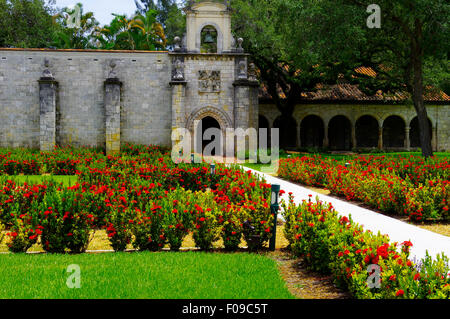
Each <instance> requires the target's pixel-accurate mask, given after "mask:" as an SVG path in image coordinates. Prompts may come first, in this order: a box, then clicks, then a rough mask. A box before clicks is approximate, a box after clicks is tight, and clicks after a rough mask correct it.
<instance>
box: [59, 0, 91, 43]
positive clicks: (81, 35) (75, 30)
mask: <svg viewBox="0 0 450 319" xmlns="http://www.w3.org/2000/svg"><path fill="white" fill-rule="evenodd" d="M77 6H78V7H79V10H80V11H79V12H80V24H79V26H75V27H69V26H68V23H67V22H68V17H69V16H71V15H73V14H74V13H75V12H76V11H75V10H76V9H72V10H71V9H69V8H64V9H63V10H62V11H61V12H60V13H58V14H57V15H55V16H54V17H53V21H54V23H55V24H58V25H59V26H60V28H58V30H56V31H55V32H54V33H53V35H52V39H53V42H52V45H53V46H54V47H56V48H59V49H88V48H93V47H94V44H93V42H92V33H93V32H94V30H95V28H96V27H97V26H98V25H99V23H98V21H97V20H96V19H95V18H94V13H93V12H87V13H84V12H83V4H81V3H78V4H77Z"/></svg>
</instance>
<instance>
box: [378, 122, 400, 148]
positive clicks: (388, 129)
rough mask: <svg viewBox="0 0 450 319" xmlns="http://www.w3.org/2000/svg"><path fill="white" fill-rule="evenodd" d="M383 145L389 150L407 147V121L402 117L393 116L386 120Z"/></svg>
mask: <svg viewBox="0 0 450 319" xmlns="http://www.w3.org/2000/svg"><path fill="white" fill-rule="evenodd" d="M383 144H384V146H385V147H387V148H389V147H390V148H403V147H405V121H403V119H402V118H401V117H400V116H397V115H392V116H389V117H388V118H387V119H385V120H384V123H383Z"/></svg>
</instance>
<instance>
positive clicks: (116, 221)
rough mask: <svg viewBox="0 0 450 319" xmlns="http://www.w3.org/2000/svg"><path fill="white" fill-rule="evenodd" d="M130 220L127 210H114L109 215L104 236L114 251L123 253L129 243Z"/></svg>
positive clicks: (130, 216)
mask: <svg viewBox="0 0 450 319" xmlns="http://www.w3.org/2000/svg"><path fill="white" fill-rule="evenodd" d="M131 218H132V215H131V214H130V212H129V210H128V209H126V208H125V209H123V208H122V209H120V208H115V209H113V210H112V211H111V214H110V215H109V219H108V223H107V226H106V234H107V235H108V240H109V242H110V243H111V246H112V248H113V249H114V251H124V250H126V249H127V245H128V244H129V243H131V239H132V237H131V230H130V227H129V222H130V220H131Z"/></svg>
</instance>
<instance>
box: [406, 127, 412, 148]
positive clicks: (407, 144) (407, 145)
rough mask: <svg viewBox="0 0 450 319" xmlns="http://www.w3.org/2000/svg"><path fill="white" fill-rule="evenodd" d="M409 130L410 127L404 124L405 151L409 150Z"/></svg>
mask: <svg viewBox="0 0 450 319" xmlns="http://www.w3.org/2000/svg"><path fill="white" fill-rule="evenodd" d="M410 132H411V129H410V127H409V126H407V125H406V126H405V148H406V150H407V151H410V150H411V140H410V138H409V133H410Z"/></svg>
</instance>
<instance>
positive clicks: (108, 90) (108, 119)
mask: <svg viewBox="0 0 450 319" xmlns="http://www.w3.org/2000/svg"><path fill="white" fill-rule="evenodd" d="M121 87H122V82H120V81H119V80H118V79H117V78H108V79H106V81H105V125H106V130H105V133H106V155H116V154H119V153H120V120H121V119H120V89H121Z"/></svg>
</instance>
